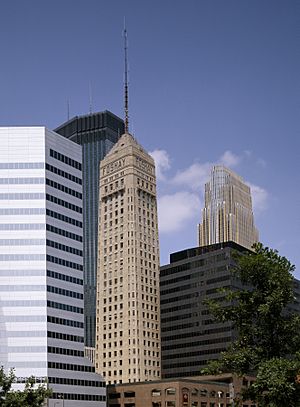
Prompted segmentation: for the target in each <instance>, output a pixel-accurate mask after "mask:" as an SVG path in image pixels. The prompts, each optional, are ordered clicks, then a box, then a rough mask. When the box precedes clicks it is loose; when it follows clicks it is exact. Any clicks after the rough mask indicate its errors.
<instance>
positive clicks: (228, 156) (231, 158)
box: [220, 150, 241, 167]
mask: <svg viewBox="0 0 300 407" xmlns="http://www.w3.org/2000/svg"><path fill="white" fill-rule="evenodd" d="M240 161H241V157H239V156H238V155H236V154H234V153H233V152H232V151H230V150H227V151H225V153H224V154H223V155H222V156H221V158H220V163H221V164H224V165H225V167H236V166H237V165H238V164H239V163H240Z"/></svg>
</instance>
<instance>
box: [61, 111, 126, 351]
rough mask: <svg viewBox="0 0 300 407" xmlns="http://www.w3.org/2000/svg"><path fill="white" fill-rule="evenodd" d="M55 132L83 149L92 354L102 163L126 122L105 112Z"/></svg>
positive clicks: (87, 301) (87, 299) (87, 342)
mask: <svg viewBox="0 0 300 407" xmlns="http://www.w3.org/2000/svg"><path fill="white" fill-rule="evenodd" d="M55 132H56V133H59V134H61V135H62V136H64V137H66V138H67V139H69V140H72V141H74V142H75V143H77V144H80V145H81V146H82V180H83V266H84V322H85V345H86V347H88V348H89V349H87V354H89V355H90V354H91V352H93V350H92V349H90V348H93V347H95V335H96V274H97V253H98V203H99V162H100V160H102V159H103V158H104V157H105V155H106V154H107V153H108V151H109V150H110V149H111V148H112V146H113V145H114V144H115V143H116V142H117V140H118V139H119V137H120V135H121V134H123V133H124V122H123V120H122V119H120V118H119V117H117V116H116V115H114V114H113V113H111V112H109V111H107V110H106V111H104V112H99V113H91V114H88V115H84V116H76V117H74V118H72V119H71V120H69V121H67V122H66V123H63V124H62V125H61V126H59V127H58V128H56V129H55Z"/></svg>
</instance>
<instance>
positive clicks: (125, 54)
mask: <svg viewBox="0 0 300 407" xmlns="http://www.w3.org/2000/svg"><path fill="white" fill-rule="evenodd" d="M123 35H124V58H125V67H124V68H125V75H124V112H125V120H124V122H125V133H128V132H129V115H128V60H127V48H128V44H127V30H126V24H125V18H124V31H123Z"/></svg>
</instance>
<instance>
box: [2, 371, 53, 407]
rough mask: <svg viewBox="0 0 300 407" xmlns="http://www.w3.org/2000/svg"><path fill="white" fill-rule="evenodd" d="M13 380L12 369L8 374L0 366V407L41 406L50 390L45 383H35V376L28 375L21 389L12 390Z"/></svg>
mask: <svg viewBox="0 0 300 407" xmlns="http://www.w3.org/2000/svg"><path fill="white" fill-rule="evenodd" d="M14 380H15V374H14V371H13V369H11V370H10V371H9V373H8V374H6V373H5V371H4V368H3V366H1V367H0V407H42V406H44V403H45V400H46V398H47V397H49V396H50V395H51V393H52V392H51V390H49V389H47V388H46V386H45V385H43V384H39V385H38V386H36V385H35V383H36V381H35V378H34V377H33V376H32V377H29V378H28V379H27V381H26V383H25V388H24V390H23V391H14V390H12V384H13V382H14Z"/></svg>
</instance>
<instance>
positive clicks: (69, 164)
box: [0, 127, 106, 407]
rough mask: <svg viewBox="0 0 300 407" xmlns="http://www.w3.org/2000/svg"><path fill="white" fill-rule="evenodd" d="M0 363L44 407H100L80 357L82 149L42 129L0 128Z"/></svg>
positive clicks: (94, 380) (99, 392)
mask: <svg viewBox="0 0 300 407" xmlns="http://www.w3.org/2000/svg"><path fill="white" fill-rule="evenodd" d="M0 140H1V143H0V332H1V336H0V360H1V364H2V365H3V366H4V368H5V369H9V368H15V373H16V376H17V383H16V384H15V387H16V388H17V389H21V388H22V387H23V386H24V382H25V380H26V378H28V377H29V376H31V375H34V376H35V377H36V380H37V382H45V381H47V383H48V385H49V387H51V388H52V390H53V396H52V398H51V399H49V400H48V403H47V405H48V406H49V407H55V406H56V407H57V406H60V405H64V407H76V406H78V407H79V406H80V407H83V406H84V407H88V406H91V407H92V406H97V407H99V406H103V407H104V406H105V399H106V396H105V383H104V381H103V379H102V378H101V377H100V376H99V375H97V374H96V373H95V368H94V366H93V365H92V364H91V362H90V361H89V360H88V359H86V358H84V318H83V259H82V254H83V253H82V223H83V222H82V173H81V147H80V146H79V145H77V144H75V143H73V142H71V141H69V140H67V139H66V138H64V137H61V136H59V135H58V134H56V133H54V132H51V131H49V130H47V129H45V128H44V127H3V128H0Z"/></svg>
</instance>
